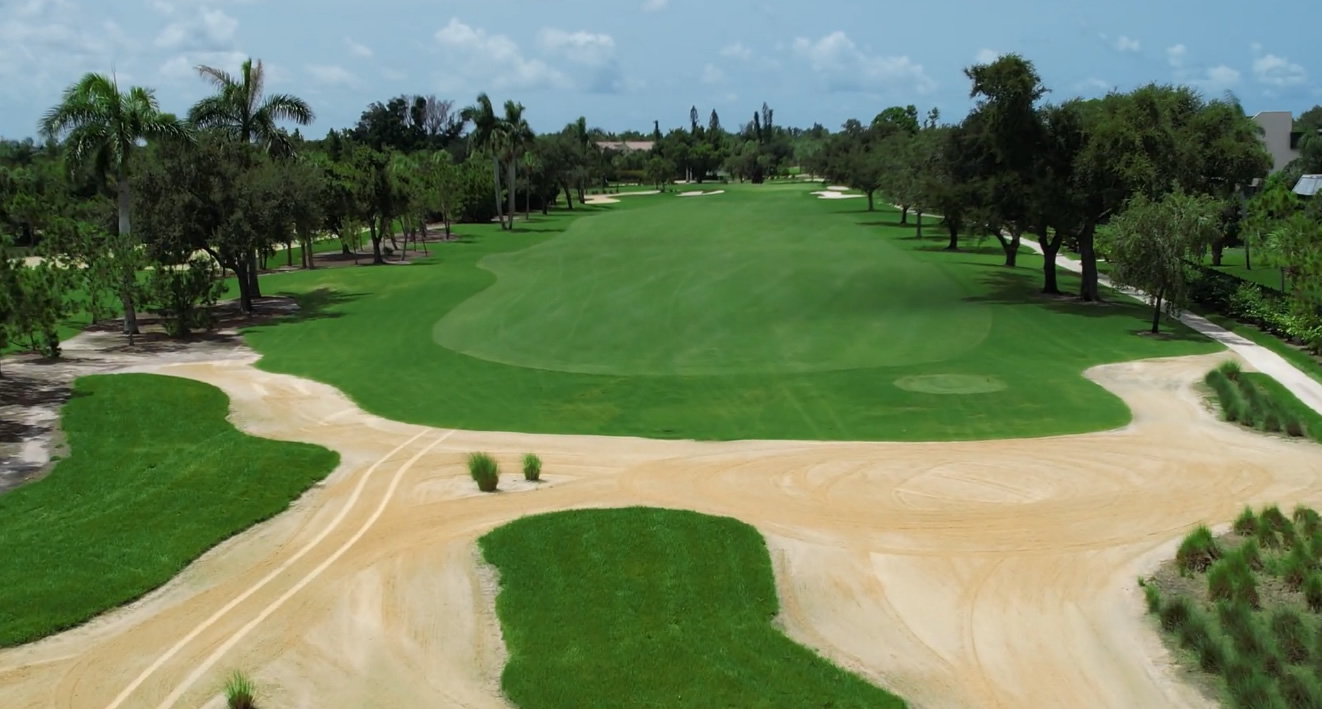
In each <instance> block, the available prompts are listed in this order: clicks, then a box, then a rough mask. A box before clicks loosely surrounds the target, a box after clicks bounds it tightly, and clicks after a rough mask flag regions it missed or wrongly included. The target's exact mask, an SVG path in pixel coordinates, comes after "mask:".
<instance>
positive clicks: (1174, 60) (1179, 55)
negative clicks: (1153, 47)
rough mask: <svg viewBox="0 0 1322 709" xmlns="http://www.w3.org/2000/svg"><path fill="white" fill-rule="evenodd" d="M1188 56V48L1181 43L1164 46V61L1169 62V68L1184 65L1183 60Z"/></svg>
mask: <svg viewBox="0 0 1322 709" xmlns="http://www.w3.org/2000/svg"><path fill="white" fill-rule="evenodd" d="M1188 57H1189V48H1188V47H1186V46H1184V45H1183V44H1177V45H1174V46H1172V47H1167V48H1166V61H1167V62H1169V63H1170V65H1171V68H1173V69H1180V68H1183V67H1184V62H1185V60H1186V59H1188Z"/></svg>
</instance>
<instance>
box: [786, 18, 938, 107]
mask: <svg viewBox="0 0 1322 709" xmlns="http://www.w3.org/2000/svg"><path fill="white" fill-rule="evenodd" d="M792 50H793V52H794V55H795V56H796V57H798V58H800V59H802V60H805V61H807V63H808V66H809V67H811V68H812V70H813V71H814V72H817V73H818V74H820V75H821V76H822V77H823V79H824V80H825V83H826V88H827V89H828V90H830V91H875V90H878V89H883V88H888V87H897V88H905V89H911V90H914V91H917V92H918V93H920V94H921V93H928V92H930V91H932V90H933V89H934V88H935V86H936V84H935V82H934V81H932V78H931V77H929V76H928V75H927V72H926V71H925V70H924V69H923V66H922V65H921V64H917V63H915V62H914V61H913V60H912V59H910V58H909V57H908V56H891V57H883V56H876V55H872V54H868V53H865V52H863V51H862V50H860V49H859V48H858V45H856V44H854V42H853V40H851V39H850V38H849V36H848V35H846V34H845V33H844V32H840V31H836V32H832V33H831V34H828V35H826V36H824V37H822V38H820V39H817V40H809V39H805V38H803V37H798V38H796V39H795V40H794V43H793V45H792Z"/></svg>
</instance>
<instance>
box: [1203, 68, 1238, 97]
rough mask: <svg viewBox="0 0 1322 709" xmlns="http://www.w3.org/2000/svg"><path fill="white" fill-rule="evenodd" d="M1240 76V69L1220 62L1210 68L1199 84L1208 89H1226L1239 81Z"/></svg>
mask: <svg viewBox="0 0 1322 709" xmlns="http://www.w3.org/2000/svg"><path fill="white" fill-rule="evenodd" d="M1239 76H1240V74H1239V70H1238V69H1235V68H1233V67H1228V66H1226V65H1225V64H1218V65H1217V66H1214V67H1212V68H1211V69H1208V70H1207V74H1206V75H1205V76H1204V77H1203V78H1202V79H1200V80H1199V82H1198V84H1199V85H1200V86H1202V87H1203V88H1206V89H1208V90H1212V91H1225V90H1226V89H1228V88H1230V87H1232V86H1234V85H1236V84H1238V83H1239Z"/></svg>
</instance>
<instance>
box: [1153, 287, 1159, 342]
mask: <svg viewBox="0 0 1322 709" xmlns="http://www.w3.org/2000/svg"><path fill="white" fill-rule="evenodd" d="M1160 327H1161V294H1160V293H1158V294H1157V296H1156V297H1155V298H1153V299H1152V334H1154V335H1155V334H1157V333H1158V332H1160Z"/></svg>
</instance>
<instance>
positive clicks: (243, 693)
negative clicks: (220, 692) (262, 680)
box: [225, 670, 257, 709]
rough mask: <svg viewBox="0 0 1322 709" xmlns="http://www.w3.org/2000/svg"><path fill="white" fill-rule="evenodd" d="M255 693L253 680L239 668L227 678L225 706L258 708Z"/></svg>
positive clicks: (230, 707) (230, 708) (244, 708)
mask: <svg viewBox="0 0 1322 709" xmlns="http://www.w3.org/2000/svg"><path fill="white" fill-rule="evenodd" d="M255 693H256V688H255V687H254V686H253V683H252V680H251V679H249V677H248V675H245V674H244V673H243V672H241V671H239V670H235V671H234V673H233V674H231V675H230V676H229V679H227V680H225V706H226V707H228V708H229V709H257V703H256V699H255V698H254V694H255Z"/></svg>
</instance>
